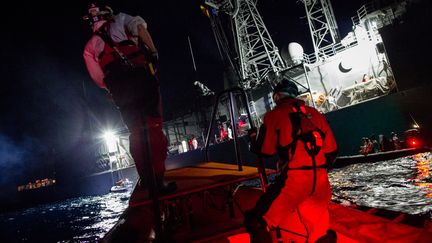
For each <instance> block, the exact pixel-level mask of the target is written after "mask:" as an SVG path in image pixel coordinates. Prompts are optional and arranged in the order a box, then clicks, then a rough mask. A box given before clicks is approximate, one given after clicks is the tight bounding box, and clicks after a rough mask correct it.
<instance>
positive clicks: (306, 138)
mask: <svg viewBox="0 0 432 243" xmlns="http://www.w3.org/2000/svg"><path fill="white" fill-rule="evenodd" d="M310 136H312V137H310ZM252 147H255V150H256V151H254V152H257V153H260V154H261V155H268V156H272V155H275V154H276V153H277V154H278V155H279V159H280V161H279V165H280V167H279V169H280V174H279V175H278V176H277V178H276V180H275V182H274V183H272V184H271V185H270V186H269V187H268V188H267V190H266V192H265V193H264V194H263V195H262V196H261V198H260V199H259V200H258V202H257V204H256V206H255V208H254V209H253V210H251V211H249V212H247V213H246V214H245V225H246V228H247V230H248V231H249V233H250V234H251V241H252V242H265V241H270V240H271V239H269V236H268V235H265V234H266V233H264V236H263V235H262V232H263V231H261V233H260V232H256V230H257V227H271V228H272V227H279V228H280V229H281V230H282V231H283V230H289V229H284V224H286V223H288V222H284V220H287V215H289V214H292V213H293V212H295V211H297V213H298V216H299V218H300V220H301V221H302V223H303V225H304V226H305V228H306V231H307V235H306V238H307V239H305V241H308V242H315V241H316V240H317V239H318V238H319V237H321V236H323V235H325V234H326V231H327V229H329V216H328V205H329V202H330V199H331V189H330V184H329V180H328V177H327V170H326V168H327V166H326V161H327V160H328V159H327V158H326V156H327V157H328V158H329V157H332V156H335V155H336V150H337V145H336V141H335V138H334V136H333V133H332V131H331V129H330V127H329V125H328V123H327V121H326V119H325V117H324V116H323V115H322V114H321V113H319V112H318V111H317V110H316V109H314V108H312V107H308V106H305V104H304V102H303V101H300V100H298V99H294V98H290V97H288V98H283V99H281V100H279V101H278V103H277V106H276V108H275V109H274V110H272V111H270V112H268V113H266V115H265V116H264V123H263V126H262V127H261V128H260V131H259V134H258V138H257V141H256V144H255V146H252ZM254 230H255V231H254ZM258 231H259V230H258Z"/></svg>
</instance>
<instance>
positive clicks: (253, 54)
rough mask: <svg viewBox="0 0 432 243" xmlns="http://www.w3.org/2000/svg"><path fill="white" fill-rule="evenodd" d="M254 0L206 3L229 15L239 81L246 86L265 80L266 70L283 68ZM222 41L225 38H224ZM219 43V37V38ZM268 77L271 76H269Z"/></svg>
mask: <svg viewBox="0 0 432 243" xmlns="http://www.w3.org/2000/svg"><path fill="white" fill-rule="evenodd" d="M256 3H257V0H235V1H234V2H233V4H232V3H231V1H229V0H225V1H217V0H207V1H206V4H207V5H208V6H210V7H212V8H214V9H217V10H218V11H223V12H224V13H226V14H228V15H230V16H231V18H232V20H233V22H234V24H233V26H232V28H233V29H232V31H233V37H234V42H235V43H236V55H237V57H236V58H235V59H237V62H238V63H239V67H240V68H239V73H240V77H241V80H240V85H241V86H242V88H244V89H246V90H249V89H254V88H256V87H257V86H259V85H260V84H262V83H263V82H264V81H266V80H268V74H269V73H276V74H278V73H279V72H280V71H282V70H284V69H285V68H286V65H285V63H284V62H283V60H282V58H281V56H280V54H279V50H278V48H277V47H276V45H275V44H274V42H273V40H272V38H271V36H270V34H269V32H268V30H267V28H266V26H265V24H264V21H263V20H262V18H261V16H260V14H259V12H258V9H257V7H256ZM224 41H225V40H224ZM219 43H223V41H219ZM269 81H271V80H269Z"/></svg>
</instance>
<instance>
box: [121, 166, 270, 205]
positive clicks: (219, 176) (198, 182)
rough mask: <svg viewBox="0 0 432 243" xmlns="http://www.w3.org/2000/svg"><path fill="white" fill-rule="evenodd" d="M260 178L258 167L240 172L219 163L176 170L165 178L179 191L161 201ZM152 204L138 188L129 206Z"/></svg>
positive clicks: (161, 198)
mask: <svg viewBox="0 0 432 243" xmlns="http://www.w3.org/2000/svg"><path fill="white" fill-rule="evenodd" d="M267 172H268V174H270V173H274V171H273V170H267ZM258 177H259V175H258V171H257V168H256V167H251V166H243V170H242V171H239V170H238V166H237V165H233V164H224V163H217V162H206V163H203V164H199V165H196V166H189V167H185V168H179V169H174V170H170V171H167V172H166V174H165V178H166V180H167V181H175V182H176V183H177V191H176V192H175V193H173V194H168V195H162V196H160V197H159V200H160V201H164V200H169V199H173V198H178V197H182V196H186V195H191V194H194V193H198V192H202V191H206V190H211V189H215V188H218V187H224V186H228V185H231V184H236V183H239V182H242V181H246V180H250V179H254V178H258ZM150 203H151V201H150V200H149V197H148V192H147V190H145V189H142V188H140V187H136V188H135V190H134V191H133V193H132V195H131V198H130V201H129V206H130V207H137V206H142V205H147V204H150Z"/></svg>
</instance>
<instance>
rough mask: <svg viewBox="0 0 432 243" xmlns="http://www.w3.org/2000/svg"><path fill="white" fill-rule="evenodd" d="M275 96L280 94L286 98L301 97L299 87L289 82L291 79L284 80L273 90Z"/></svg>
mask: <svg viewBox="0 0 432 243" xmlns="http://www.w3.org/2000/svg"><path fill="white" fill-rule="evenodd" d="M275 94H280V95H282V96H284V97H286V96H288V97H293V98H295V97H297V96H298V95H299V90H298V87H297V85H296V84H295V83H294V82H293V81H291V80H289V79H282V80H281V81H280V82H279V83H278V84H277V85H276V86H275V87H274V90H273V96H274V95H275Z"/></svg>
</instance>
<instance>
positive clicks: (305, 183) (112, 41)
mask: <svg viewBox="0 0 432 243" xmlns="http://www.w3.org/2000/svg"><path fill="white" fill-rule="evenodd" d="M86 18H87V20H89V22H90V24H91V27H92V30H93V35H92V37H91V38H90V40H89V41H88V42H87V44H86V46H85V50H84V59H85V63H86V66H87V69H88V71H89V73H90V76H91V78H92V79H93V80H94V81H95V82H96V84H97V85H98V86H99V87H100V88H102V89H104V90H106V92H107V94H108V96H110V97H111V99H112V100H113V101H114V103H115V105H116V106H117V107H118V109H119V111H120V113H121V115H122V117H123V120H124V122H125V124H126V125H127V127H128V128H129V131H130V133H131V134H130V152H131V154H132V157H133V158H134V160H135V164H136V169H137V171H138V174H139V177H140V179H141V181H142V183H140V184H139V185H140V186H142V187H143V188H146V187H147V188H149V185H150V188H151V186H152V185H154V186H155V187H156V190H157V191H158V192H159V193H173V192H175V191H176V189H177V186H176V184H175V183H173V182H166V181H165V180H164V174H165V159H166V156H167V139H166V137H165V135H164V133H163V130H162V110H161V102H160V92H159V80H158V75H157V63H158V52H157V49H156V47H155V45H154V43H153V41H152V38H151V36H150V33H149V32H148V30H147V23H146V22H145V21H144V19H143V18H141V17H139V16H131V15H128V14H125V13H119V14H114V13H113V11H112V9H111V8H109V7H108V6H103V5H97V4H91V5H90V7H89V8H88V13H87V15H86ZM273 88H274V91H273V96H272V98H273V100H274V101H275V103H276V104H277V105H276V107H275V108H274V109H273V110H272V111H269V112H267V113H266V114H265V116H264V119H263V120H264V122H263V125H262V126H261V127H260V128H259V130H255V129H250V130H249V132H248V136H249V140H250V148H251V151H252V152H253V153H256V154H258V155H259V156H273V155H278V157H279V163H278V165H279V166H278V167H279V168H278V171H279V174H278V176H277V177H276V180H275V182H274V183H272V184H271V185H270V186H268V188H267V189H266V192H265V193H264V194H263V195H262V197H261V198H260V199H259V200H258V202H257V203H256V206H255V207H254V208H253V209H252V210H249V211H247V212H245V214H244V216H245V221H244V225H245V228H246V230H247V232H248V233H249V234H250V239H251V242H253V243H254V242H256V243H258V242H259V243H266V242H273V241H274V239H273V238H274V235H275V234H274V233H273V232H274V231H273V230H274V229H277V228H284V226H285V223H287V222H286V221H287V218H288V216H289V215H291V214H293V212H295V213H296V214H298V216H299V217H300V218H301V221H302V223H303V225H304V227H305V229H306V231H307V234H306V235H305V236H304V242H317V241H323V240H324V241H325V242H335V240H336V235H335V233H334V232H333V231H331V230H329V227H330V225H329V212H328V206H329V203H330V199H331V188H330V183H329V180H328V176H327V168H328V164H331V163H332V161H333V160H334V158H335V157H336V154H337V145H336V141H335V138H334V136H333V133H332V130H331V129H330V126H329V124H328V123H327V121H326V119H325V117H324V116H323V115H322V114H321V113H320V112H318V111H317V110H316V109H315V108H312V107H309V106H307V105H305V103H304V102H303V101H301V100H299V99H297V98H296V97H297V96H298V95H299V91H298V88H297V85H296V84H295V82H293V81H291V80H289V79H286V78H284V79H282V80H280V81H279V83H278V84H277V85H276V86H275V87H273ZM241 124H242V126H243V125H244V124H243V121H242V123H241ZM227 130H228V129H227ZM228 131H229V130H228ZM228 131H226V134H225V133H223V134H221V135H220V136H221V137H222V138H226V137H227V138H229V137H230V134H229V132H228ZM231 137H232V134H231ZM156 195H157V194H156ZM156 237H158V236H156Z"/></svg>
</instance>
